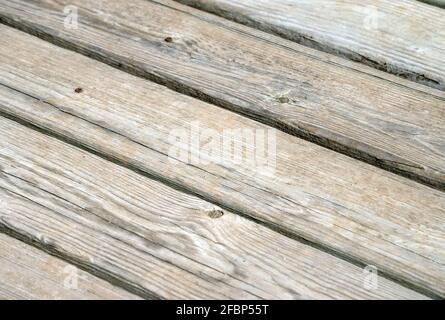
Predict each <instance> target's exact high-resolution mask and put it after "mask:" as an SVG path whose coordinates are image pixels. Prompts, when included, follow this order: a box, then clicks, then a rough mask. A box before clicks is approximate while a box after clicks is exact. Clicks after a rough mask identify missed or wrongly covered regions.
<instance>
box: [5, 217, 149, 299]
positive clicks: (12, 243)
mask: <svg viewBox="0 0 445 320" xmlns="http://www.w3.org/2000/svg"><path fill="white" fill-rule="evenodd" d="M0 210H1V209H0ZM3 299H6V300H12V299H14V300H25V299H26V300H28V299H32V300H35V299H45V300H46V299H51V300H72V299H76V300H84V299H88V300H116V299H120V300H122V299H125V300H135V299H140V298H139V297H137V296H135V295H133V294H131V293H128V292H126V291H124V290H122V289H121V288H118V287H115V286H113V285H111V284H109V283H107V282H105V281H104V280H102V279H99V278H97V277H95V276H93V275H91V274H89V273H87V272H85V271H83V270H80V269H78V268H77V267H75V266H74V265H72V264H69V263H67V262H65V261H63V260H60V259H59V258H56V257H53V256H51V255H49V254H47V253H45V252H43V251H41V250H39V249H36V248H34V247H32V246H30V245H27V244H25V243H23V242H21V241H19V240H17V239H14V238H12V237H9V236H7V235H5V234H0V300H3Z"/></svg>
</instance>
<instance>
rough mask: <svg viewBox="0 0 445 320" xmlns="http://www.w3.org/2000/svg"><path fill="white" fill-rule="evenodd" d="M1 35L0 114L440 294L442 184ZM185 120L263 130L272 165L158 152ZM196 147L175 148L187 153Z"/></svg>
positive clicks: (443, 290) (5, 31) (6, 31)
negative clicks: (269, 139)
mask: <svg viewBox="0 0 445 320" xmlns="http://www.w3.org/2000/svg"><path fill="white" fill-rule="evenodd" d="M1 33H2V38H1V40H0V41H1V42H2V46H1V48H2V49H1V50H0V53H1V54H0V83H1V84H2V85H0V110H1V112H2V114H4V115H9V116H10V117H13V118H14V119H21V120H22V121H26V122H28V123H31V124H33V125H35V126H38V127H40V128H42V129H43V130H45V131H46V132H51V133H52V134H56V135H58V136H60V137H63V139H67V140H68V141H70V142H71V143H75V144H78V145H81V146H83V147H85V148H88V150H92V151H94V152H97V153H100V154H102V155H103V156H104V157H107V159H111V160H113V161H116V162H118V163H119V164H121V165H123V166H126V167H128V168H131V169H132V170H134V171H137V172H140V173H144V174H146V175H149V176H151V177H155V178H156V179H158V180H161V181H163V182H165V183H168V184H170V185H174V186H177V187H178V188H182V189H184V190H187V191H188V192H191V193H194V194H197V195H199V196H200V197H202V198H204V199H206V200H208V201H210V202H212V203H215V204H217V205H219V206H221V207H223V208H226V209H230V210H232V211H235V212H236V213H241V214H244V215H247V216H250V217H252V218H255V219H259V220H261V221H262V222H264V223H266V224H267V225H268V226H270V227H273V228H275V229H277V230H278V231H280V232H283V233H286V234H287V235H289V236H292V237H300V238H304V239H306V240H309V241H310V242H311V243H312V244H313V245H315V246H318V247H320V249H323V250H325V251H333V252H335V253H336V254H337V255H340V256H341V257H343V258H345V259H351V260H353V261H355V262H358V263H362V264H366V265H367V264H373V265H375V266H377V267H378V269H379V272H381V273H384V274H386V275H388V276H391V277H393V278H396V279H398V280H400V281H404V282H406V283H407V284H409V285H410V286H413V287H415V288H417V290H421V291H422V290H423V291H424V292H425V293H428V294H432V295H438V296H445V281H444V277H445V265H444V263H445V241H444V238H445V237H444V235H445V223H444V222H445V197H444V194H443V193H442V192H440V191H438V190H435V189H432V188H428V187H426V186H423V185H421V184H418V183H415V182H413V181H410V180H408V179H405V178H402V177H399V176H397V175H394V174H391V173H388V172H386V171H384V170H381V169H378V168H375V167H373V166H370V165H368V164H365V163H363V162H360V161H357V160H354V159H351V158H349V157H346V156H344V155H341V154H339V153H336V152H333V151H331V150H328V149H325V148H322V147H320V146H318V145H316V144H313V143H309V142H307V141H305V140H302V139H298V138H295V137H293V136H290V135H288V134H285V133H282V132H280V131H277V130H273V129H272V128H271V127H268V126H265V125H262V124H260V123H258V122H255V121H252V120H250V119H247V118H245V117H242V116H239V115H237V114H236V113H232V112H230V111H227V110H224V109H222V108H218V107H216V106H213V105H211V104H207V103H204V102H201V101H199V100H196V99H193V98H190V97H187V96H185V95H180V94H177V93H176V92H174V91H171V90H169V89H167V88H166V87H163V86H160V85H156V84H154V83H151V82H149V81H146V80H144V79H141V78H138V77H135V76H132V75H129V74H127V73H125V72H122V71H119V70H117V69H114V68H111V67H109V66H107V65H104V64H101V63H98V62H97V61H94V60H92V59H89V58H86V57H84V56H82V55H79V54H76V53H73V52H71V51H68V50H65V49H62V48H59V47H56V46H54V45H51V44H49V43H47V42H45V41H42V40H39V39H37V38H35V37H32V36H29V35H26V34H24V33H22V32H19V31H17V30H13V29H10V28H8V27H1ZM3 44H5V45H3ZM6 44H7V45H6ZM78 87H81V88H82V89H83V90H82V92H81V93H76V92H75V89H76V88H78ZM197 125H199V126H200V127H201V128H202V129H212V130H215V131H216V132H217V133H218V134H220V135H222V134H224V130H227V129H241V128H249V129H260V130H268V132H275V135H276V163H275V172H272V173H270V174H269V175H267V174H265V173H264V172H263V170H262V168H261V167H258V166H257V165H252V164H249V163H242V164H241V165H240V164H238V163H236V162H230V161H229V162H227V163H217V162H210V163H201V162H198V163H190V161H186V160H181V159H180V158H178V157H177V156H175V155H174V154H170V151H171V149H172V148H176V147H178V146H177V145H176V143H174V142H172V140H171V137H172V135H173V134H174V133H175V132H176V131H177V130H182V129H183V130H185V131H186V132H187V133H190V131H191V130H192V129H193V128H195V127H196V126H197ZM173 137H175V135H173ZM205 143H206V141H202V142H201V143H200V144H199V145H198V146H195V145H185V146H183V147H182V146H181V148H184V150H186V148H187V147H188V148H189V150H190V152H191V154H196V153H198V151H199V150H201V147H202V146H203V145H205ZM243 145H244V147H245V148H247V149H253V148H255V147H256V146H255V145H252V143H251V142H247V141H246V142H244V143H243ZM189 160H190V159H189ZM280 250H281V249H280Z"/></svg>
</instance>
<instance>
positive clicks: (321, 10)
mask: <svg viewBox="0 0 445 320" xmlns="http://www.w3.org/2000/svg"><path fill="white" fill-rule="evenodd" d="M176 1H178V2H181V3H184V4H187V5H191V6H194V7H195V8H199V9H204V10H206V11H209V12H212V13H215V14H217V15H220V16H223V17H225V18H228V19H232V20H234V21H237V22H240V23H243V24H246V25H249V26H251V27H254V28H258V29H260V30H263V31H266V32H270V33H273V34H277V35H280V36H282V37H284V38H286V39H289V40H292V41H296V42H297V43H300V44H303V45H306V46H309V47H312V48H316V49H318V50H322V51H324V52H328V53H333V54H336V55H339V56H341V57H345V58H348V59H352V60H354V61H359V62H362V63H365V64H367V65H369V66H371V67H374V68H377V69H379V70H384V71H386V72H390V73H393V74H396V75H400V76H402V77H404V78H408V79H410V80H413V81H417V82H419V83H422V84H425V85H428V86H431V87H433V88H437V89H440V90H445V64H444V63H443V57H444V56H445V32H444V30H445V11H443V10H441V9H440V8H436V7H432V6H429V5H426V4H424V3H421V2H419V1H418V0H402V1H391V0H380V1H377V2H376V1H375V0H365V1H357V0H340V1H331V0H243V1H236V0H176ZM441 1H443V0H441ZM431 2H435V4H436V5H437V4H438V3H437V0H436V1H435V0H433V1H431ZM444 3H445V2H442V4H444Z"/></svg>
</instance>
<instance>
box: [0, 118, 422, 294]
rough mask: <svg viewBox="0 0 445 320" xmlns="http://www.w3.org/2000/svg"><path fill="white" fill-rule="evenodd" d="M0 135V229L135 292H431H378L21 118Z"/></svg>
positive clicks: (309, 250)
mask: <svg viewBox="0 0 445 320" xmlns="http://www.w3.org/2000/svg"><path fill="white" fill-rule="evenodd" d="M0 133H1V135H2V139H1V141H0V165H1V172H0V173H1V175H2V177H1V179H0V199H1V201H2V205H1V207H0V226H1V227H2V228H3V229H4V230H6V231H8V232H13V233H18V234H20V235H21V236H22V237H24V238H27V239H29V240H32V241H33V242H36V243H38V244H39V245H40V246H42V247H43V248H46V249H49V250H51V251H52V252H54V253H55V254H59V255H62V256H67V257H69V258H70V259H71V260H73V261H74V262H76V263H77V264H80V265H82V266H83V267H85V268H89V269H92V270H95V272H101V273H103V274H104V276H105V277H111V278H114V279H115V280H116V281H120V282H122V283H123V285H124V287H126V288H127V287H128V288H137V290H138V291H140V292H141V293H142V294H145V295H148V296H151V294H153V295H154V296H157V297H160V298H212V299H214V298H269V299H276V298H282V299H284V298H292V299H296V298H318V299H323V298H327V299H332V298H342V299H360V298H390V299H391V298H412V299H415V298H426V297H424V296H422V295H420V294H418V293H416V292H414V291H411V290H409V289H406V288H404V287H401V286H400V285H397V284H395V283H393V282H391V281H389V280H386V279H384V278H382V277H377V279H376V281H377V284H378V285H377V286H375V287H373V290H369V287H366V286H365V281H366V279H365V276H366V273H365V274H364V273H363V270H362V269H361V268H359V267H357V266H354V265H352V264H350V263H348V262H345V261H343V260H341V259H339V258H336V257H333V256H331V255H329V254H327V253H324V252H322V251H319V250H317V249H315V248H313V247H310V246H308V245H305V244H302V243H300V242H298V241H295V240H292V239H290V238H288V237H286V236H283V235H280V234H279V233H276V232H274V231H272V230H270V229H268V228H266V227H264V226H261V225H259V224H257V223H255V222H252V221H249V220H247V219H245V218H242V217H240V216H237V215H235V214H232V213H230V212H228V211H227V210H220V209H219V208H217V207H215V206H214V205H212V204H210V203H208V202H205V201H203V200H200V199H198V198H196V197H195V196H191V195H187V194H185V193H182V192H179V191H176V190H174V189H171V188H170V187H167V186H165V185H163V184H161V183H159V182H156V181H153V180H151V179H148V178H146V177H143V176H141V175H138V174H136V173H134V172H132V171H131V170H128V169H126V168H123V167H120V166H118V165H116V164H113V163H111V162H109V161H105V160H103V159H101V158H98V157H96V156H93V155H91V154H89V153H88V152H86V151H82V150H80V149H77V148H74V147H72V146H70V145H68V144H66V143H63V142H61V141H58V140H57V139H55V138H51V137H48V136H46V135H44V134H42V133H39V132H37V131H34V130H31V129H29V128H26V127H24V126H21V125H19V124H17V123H15V122H13V121H10V120H7V119H4V118H0ZM215 210H220V211H218V212H215ZM217 213H219V214H217ZM221 213H223V215H222V216H221Z"/></svg>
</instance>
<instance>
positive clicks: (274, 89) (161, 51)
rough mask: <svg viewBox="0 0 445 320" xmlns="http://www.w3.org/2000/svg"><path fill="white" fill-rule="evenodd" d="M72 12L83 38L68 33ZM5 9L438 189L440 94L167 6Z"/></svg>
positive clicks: (7, 14)
mask: <svg viewBox="0 0 445 320" xmlns="http://www.w3.org/2000/svg"><path fill="white" fill-rule="evenodd" d="M68 4H69V5H73V6H76V7H77V8H78V14H79V28H78V29H68V28H65V27H64V21H65V16H64V14H63V12H64V9H65V6H66V5H68ZM0 8H1V10H0V20H1V21H3V22H5V23H8V24H10V25H13V26H15V27H18V28H21V29H23V30H26V31H27V32H30V33H33V34H35V35H38V36H40V37H42V38H44V39H47V40H50V41H52V42H55V43H56V44H58V45H62V46H65V47H68V48H70V49H73V50H76V51H79V52H81V53H83V54H86V55H88V56H92V57H94V58H96V59H99V60H101V61H104V62H106V63H109V64H111V65H113V66H116V67H119V68H121V69H124V70H125V71H128V72H131V73H134V74H136V75H138V76H142V77H146V78H148V79H151V80H154V81H156V82H159V83H161V84H165V85H167V86H169V87H170V88H173V89H175V90H177V91H180V92H182V93H186V94H189V95H192V96H195V97H198V98H200V99H203V100H206V101H208V102H212V103H214V104H216V105H219V106H222V107H225V108H228V109H230V110H233V111H236V112H239V113H242V114H244V115H248V116H249V117H252V118H254V119H257V120H260V121H261V122H264V123H266V124H269V125H272V126H275V127H277V128H279V129H281V130H284V131H286V132H288V133H291V134H293V135H297V136H300V137H303V138H305V139H309V140H311V141H313V142H316V143H318V144H321V145H323V146H325V147H328V148H331V149H334V150H336V151H340V152H343V153H345V154H348V155H350V156H353V157H356V158H359V159H361V160H364V161H367V162H369V163H372V164H374V165H377V166H380V167H382V168H385V169H388V170H391V171H393V172H397V173H399V174H403V175H405V176H407V177H410V178H413V179H415V180H418V181H422V182H424V183H427V184H429V185H432V186H435V187H436V188H439V189H442V190H445V156H444V154H445V142H444V136H445V126H444V119H445V115H444V113H445V107H444V106H445V93H443V92H441V91H437V90H433V89H430V88H427V87H425V86H420V85H418V84H415V83H412V82H410V81H406V80H402V79H399V78H398V77H395V76H391V75H387V74H386V73H384V72H379V71H375V70H374V69H372V68H368V67H363V66H361V65H360V64H357V63H352V62H348V61H347V60H342V59H340V58H337V57H334V56H331V55H328V54H325V53H322V52H318V51H316V50H312V49H309V48H306V47H304V46H301V45H298V44H295V43H293V42H291V41H287V40H283V39H281V38H279V37H276V36H272V35H269V34H266V33H263V32H260V31H257V30H255V29H251V28H247V27H245V26H242V25H239V24H236V23H233V22H231V21H228V20H225V19H221V18H218V17H216V16H213V15H210V14H207V13H205V12H202V11H199V10H196V9H193V8H190V7H188V6H184V5H181V4H178V3H175V2H172V1H167V0H165V1H164V0H162V1H156V2H155V1H145V0H130V1H125V2H124V3H123V2H122V1H116V0H114V1H105V0H100V1H83V0H82V1H81V0H75V1H71V0H66V1H62V0H59V1H52V0H33V1H21V0H7V1H2V2H1V3H0ZM168 37H171V40H172V41H171V42H166V41H165V39H167V38H168ZM440 65H441V64H439V63H438V64H437V68H439V69H440V68H441V67H440Z"/></svg>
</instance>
